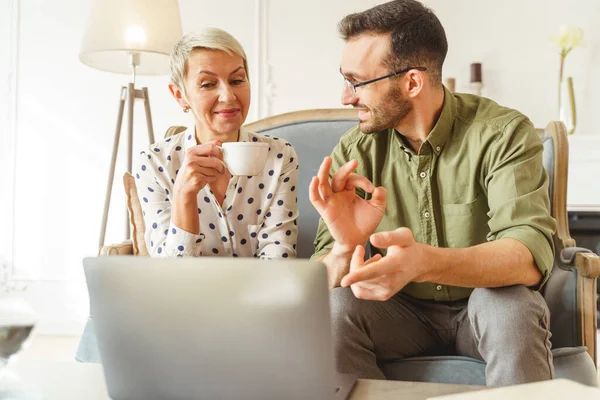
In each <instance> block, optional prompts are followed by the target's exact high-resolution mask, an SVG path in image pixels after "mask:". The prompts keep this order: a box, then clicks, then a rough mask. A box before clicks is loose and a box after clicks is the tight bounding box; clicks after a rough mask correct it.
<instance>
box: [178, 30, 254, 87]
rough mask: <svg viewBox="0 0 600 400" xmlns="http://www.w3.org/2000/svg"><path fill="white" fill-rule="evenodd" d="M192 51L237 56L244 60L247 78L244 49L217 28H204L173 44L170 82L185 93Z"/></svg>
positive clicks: (228, 34)
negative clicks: (219, 52)
mask: <svg viewBox="0 0 600 400" xmlns="http://www.w3.org/2000/svg"><path fill="white" fill-rule="evenodd" d="M194 49H210V50H221V51H224V52H226V53H228V54H237V55H238V56H240V57H242V59H243V60H244V68H245V69H246V75H247V76H248V61H247V60H246V52H245V51H244V48H243V47H242V45H241V44H240V42H238V41H237V39H236V38H234V37H233V36H232V35H231V34H230V33H228V32H225V31H224V30H222V29H218V28H204V29H203V30H202V31H200V32H197V33H188V34H185V35H183V36H182V37H181V39H179V40H178V41H177V43H175V46H174V47H173V50H172V51H171V59H170V60H169V67H170V69H171V82H173V83H174V84H176V85H177V87H179V89H180V90H182V91H183V92H184V93H185V85H184V81H185V75H186V74H187V69H188V57H189V56H190V53H191V52H192V51H193V50H194Z"/></svg>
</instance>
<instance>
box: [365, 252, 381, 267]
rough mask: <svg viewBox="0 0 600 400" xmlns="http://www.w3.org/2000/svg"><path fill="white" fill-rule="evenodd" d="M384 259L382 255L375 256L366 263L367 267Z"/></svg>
mask: <svg viewBox="0 0 600 400" xmlns="http://www.w3.org/2000/svg"><path fill="white" fill-rule="evenodd" d="M382 258H383V256H382V255H381V254H375V255H374V256H373V257H371V258H369V259H368V260H367V261H365V265H369V264H371V263H374V262H375V261H379V260H381V259H382Z"/></svg>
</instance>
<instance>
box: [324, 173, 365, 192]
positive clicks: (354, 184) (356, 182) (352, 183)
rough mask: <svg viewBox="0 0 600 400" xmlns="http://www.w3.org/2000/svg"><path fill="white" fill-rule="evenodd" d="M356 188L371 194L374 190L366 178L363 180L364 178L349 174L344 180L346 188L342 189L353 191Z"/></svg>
mask: <svg viewBox="0 0 600 400" xmlns="http://www.w3.org/2000/svg"><path fill="white" fill-rule="evenodd" d="M356 188H360V189H362V190H364V191H365V192H367V193H373V191H374V190H375V186H373V184H372V183H371V181H370V180H369V179H368V178H365V177H364V176H361V175H358V174H350V176H348V179H347V180H346V186H345V187H344V189H346V190H354V189H356ZM333 191H334V192H335V191H336V190H335V188H334V189H333Z"/></svg>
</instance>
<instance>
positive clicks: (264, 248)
mask: <svg viewBox="0 0 600 400" xmlns="http://www.w3.org/2000/svg"><path fill="white" fill-rule="evenodd" d="M170 67H171V83H170V84H169V89H170V91H171V93H172V95H173V97H174V98H175V100H176V101H177V102H178V103H179V105H180V106H181V108H182V110H183V112H186V113H187V112H191V113H192V115H193V117H194V128H193V129H189V128H188V129H187V130H186V131H184V132H182V133H180V134H178V135H175V136H172V137H170V138H167V139H166V140H163V141H161V142H158V143H155V144H153V145H151V146H150V147H149V148H148V149H146V150H145V151H142V152H141V157H140V159H139V163H138V165H137V166H136V169H135V176H136V178H137V180H136V184H137V188H138V195H139V197H140V202H141V204H142V209H143V211H144V219H145V222H146V233H145V239H146V245H147V247H148V251H149V252H150V255H151V256H154V257H183V256H232V257H253V256H254V257H261V258H287V257H295V255H296V238H297V233H298V230H297V225H296V218H297V217H298V208H297V203H296V202H297V200H296V186H297V182H298V171H297V169H298V157H297V155H296V152H295V151H294V149H293V148H292V146H291V145H290V144H289V143H286V142H285V141H284V140H280V139H278V138H271V137H266V136H261V135H258V134H255V133H249V132H244V131H242V130H241V129H240V128H241V127H242V125H243V123H244V121H245V119H246V116H247V114H248V108H249V107H250V83H249V81H248V63H247V61H246V54H245V52H244V50H243V48H242V46H241V45H240V43H239V42H238V41H237V40H236V39H235V38H233V37H232V36H231V35H230V34H229V33H227V32H225V31H223V30H220V29H214V28H208V29H205V30H203V31H202V32H201V33H199V34H188V35H185V36H183V37H182V38H181V39H180V40H179V41H178V42H177V44H175V47H174V48H173V51H172V53H171V60H170ZM236 141H238V142H247V141H254V142H256V141H258V142H264V143H268V144H269V153H268V154H269V155H268V158H267V161H266V164H265V167H264V169H263V170H262V172H261V173H260V174H259V175H258V176H248V177H246V176H241V177H240V176H232V175H231V174H230V173H229V171H228V170H227V169H226V168H225V167H224V164H223V163H222V162H221V161H220V160H222V158H223V157H222V153H221V149H220V148H219V147H218V146H220V145H221V144H223V143H226V142H236Z"/></svg>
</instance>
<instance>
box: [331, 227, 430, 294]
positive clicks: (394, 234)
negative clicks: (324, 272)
mask: <svg viewBox="0 0 600 400" xmlns="http://www.w3.org/2000/svg"><path fill="white" fill-rule="evenodd" d="M370 240H371V244H372V245H373V246H375V247H378V248H380V249H381V248H387V255H386V256H385V257H381V255H379V254H378V255H376V256H375V257H372V258H370V259H369V260H367V261H366V262H365V261H363V260H364V254H365V249H364V248H363V246H357V247H356V249H355V251H354V254H353V255H352V261H351V262H350V273H348V274H347V275H346V276H345V277H344V278H343V279H342V282H341V285H342V287H348V286H350V288H351V289H352V292H353V293H354V295H355V296H356V297H357V298H359V299H364V300H380V301H385V300H388V299H390V298H391V297H392V296H394V295H395V294H396V293H398V292H399V291H400V290H401V289H402V288H403V287H404V286H406V285H407V284H408V283H409V282H413V281H416V280H417V279H418V278H419V277H421V276H422V274H423V270H424V267H425V265H426V261H425V254H424V253H425V246H424V245H422V244H421V243H417V242H416V241H415V238H414V236H413V234H412V231H411V230H410V229H408V228H398V229H396V230H395V231H391V232H379V233H374V234H373V235H371V238H370Z"/></svg>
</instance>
